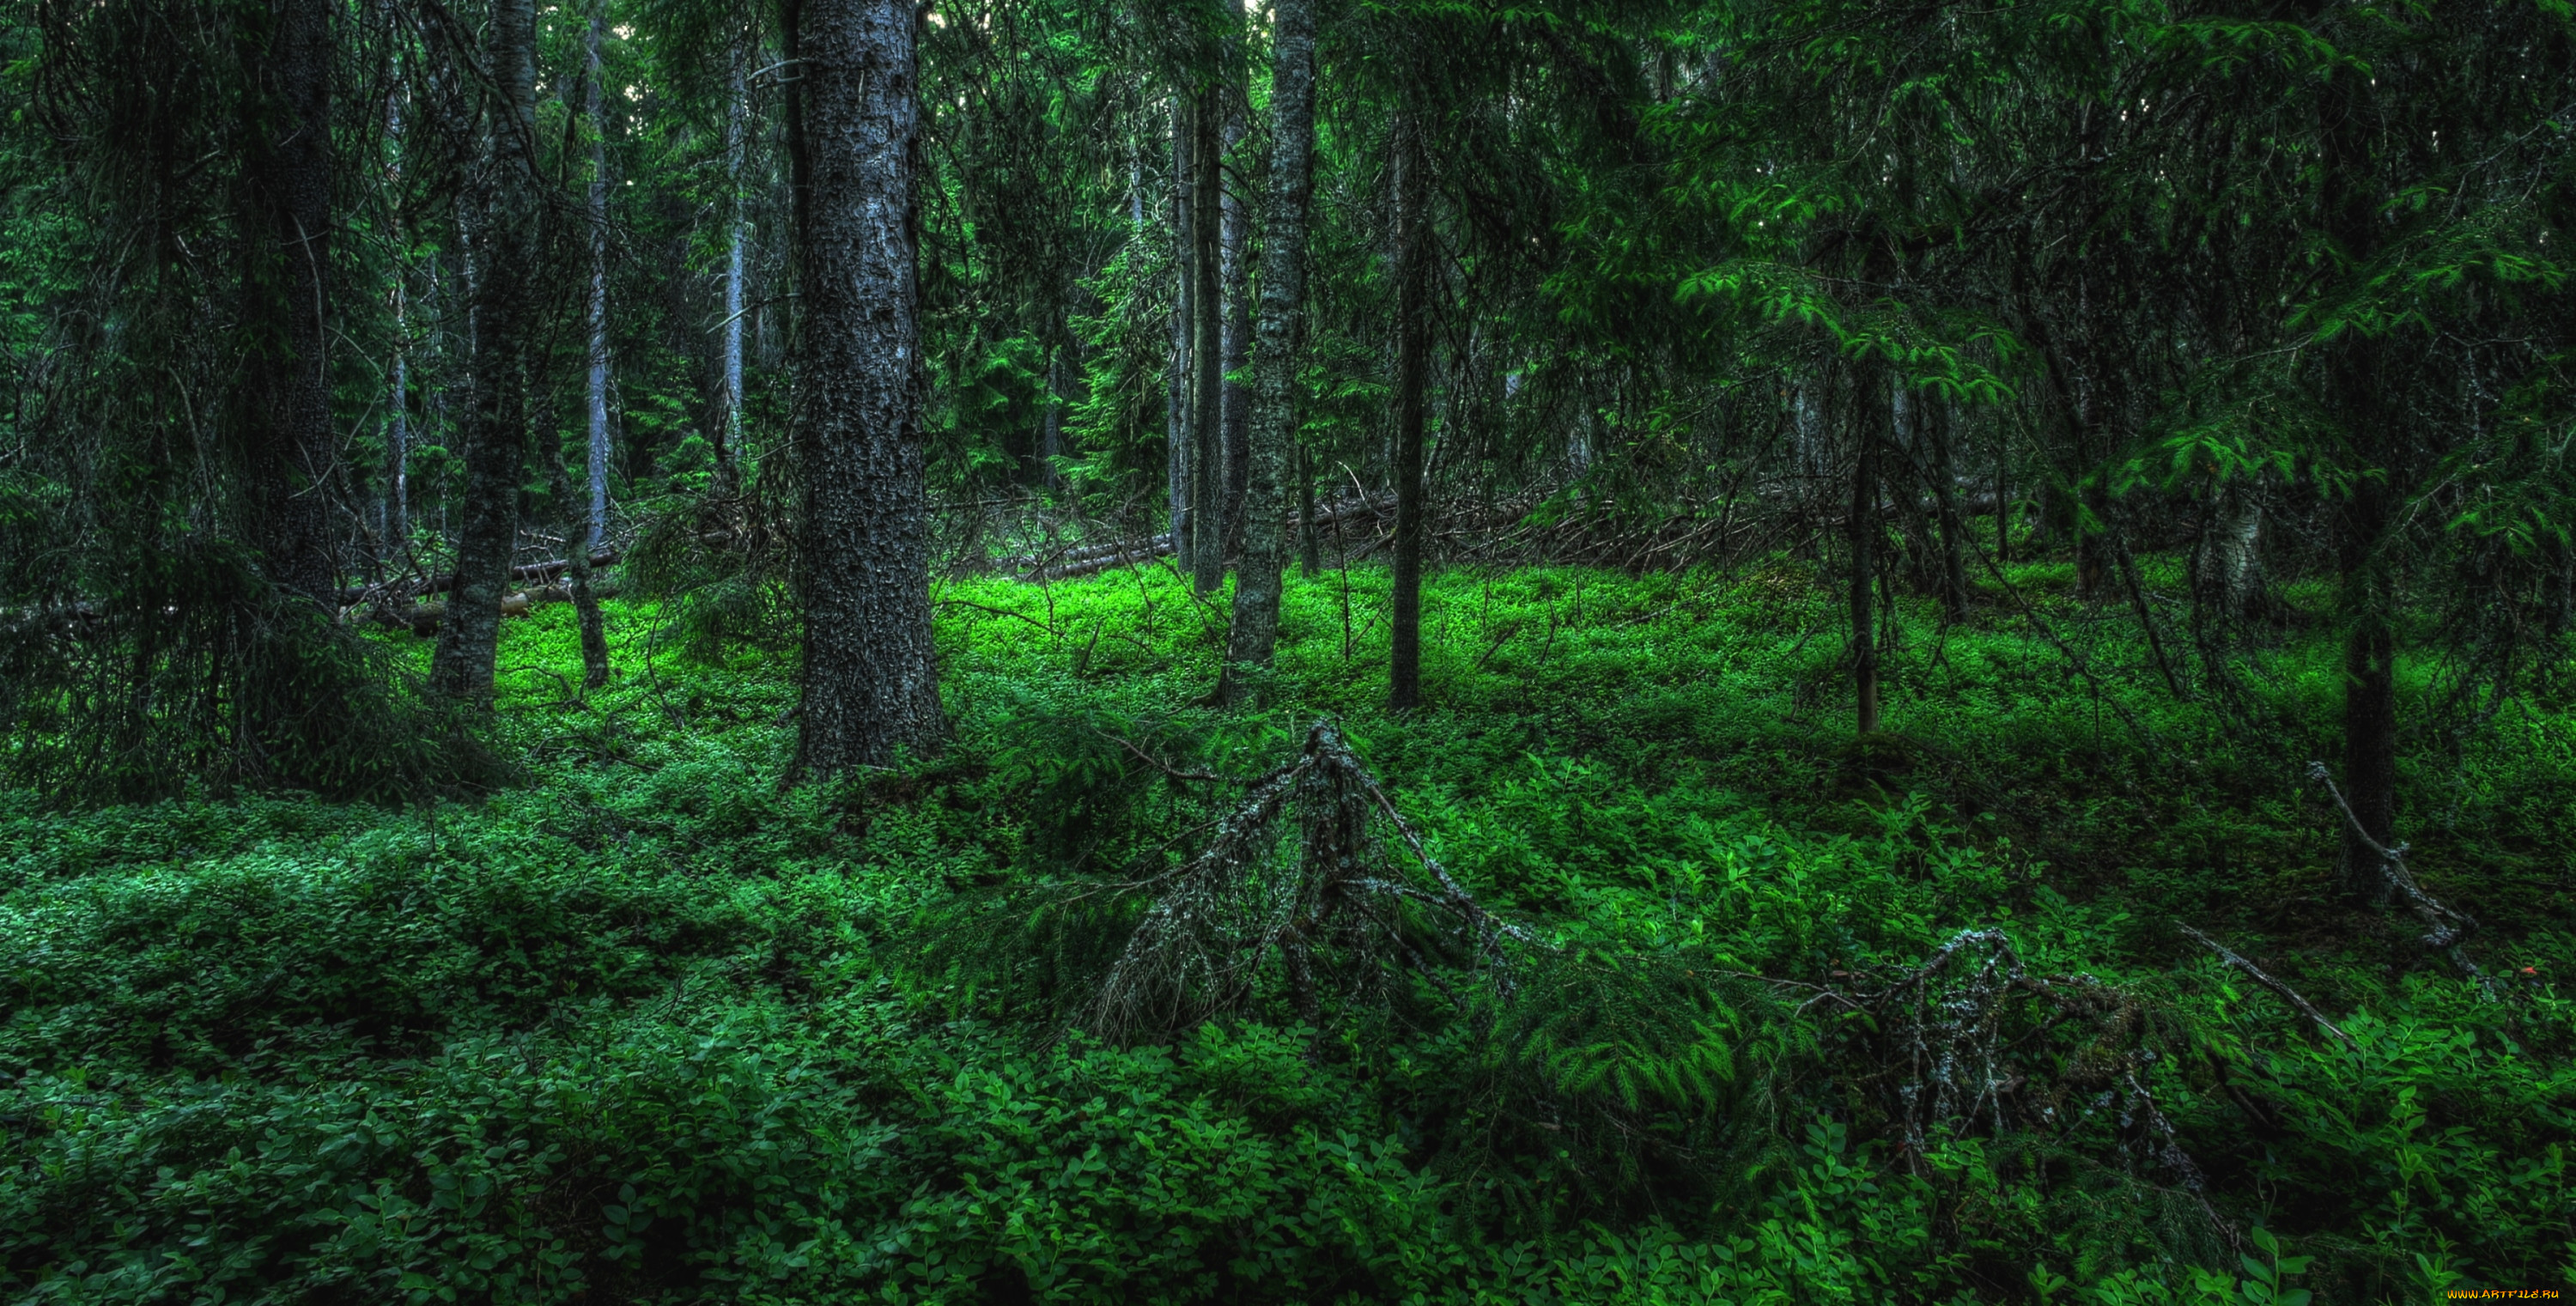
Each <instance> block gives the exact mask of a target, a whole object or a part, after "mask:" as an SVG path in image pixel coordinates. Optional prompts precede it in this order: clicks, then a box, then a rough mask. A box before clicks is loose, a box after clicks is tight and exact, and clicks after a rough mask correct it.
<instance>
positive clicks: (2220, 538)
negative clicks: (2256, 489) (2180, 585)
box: [2200, 481, 2263, 617]
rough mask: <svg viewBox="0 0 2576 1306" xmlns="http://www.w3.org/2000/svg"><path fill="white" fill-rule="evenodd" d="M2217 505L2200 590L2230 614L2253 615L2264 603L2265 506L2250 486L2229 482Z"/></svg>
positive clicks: (2202, 561)
mask: <svg viewBox="0 0 2576 1306" xmlns="http://www.w3.org/2000/svg"><path fill="white" fill-rule="evenodd" d="M2214 507H2215V512H2214V514H2213V515H2214V517H2215V520H2214V521H2212V522H2211V523H2210V532H2209V543H2208V545H2207V547H2206V549H2205V550H2204V551H2203V553H2202V555H2201V559H2200V588H2201V592H2202V593H2203V594H2206V595H2209V596H2210V597H2212V598H2214V599H2215V600H2217V606H2218V608H2219V610H2220V611H2222V612H2224V613H2226V614H2227V615H2228V616H2231V617H2245V616H2249V615H2252V614H2253V612H2254V611H2255V610H2256V609H2257V608H2258V607H2260V606H2261V605H2260V603H2259V602H2258V600H2257V597H2256V596H2257V594H2258V593H2259V592H2260V588H2261V585H2262V575H2263V568H2262V540H2263V505H2262V503H2261V502H2260V501H2259V500H2257V499H2256V498H2255V497H2254V493H2253V491H2252V489H2251V488H2250V487H2248V486H2246V485H2245V484H2243V483H2241V482H2237V481H2230V482H2228V483H2227V484H2225V485H2224V486H2222V487H2220V488H2219V491H2218V502H2217V504H2216V505H2214Z"/></svg>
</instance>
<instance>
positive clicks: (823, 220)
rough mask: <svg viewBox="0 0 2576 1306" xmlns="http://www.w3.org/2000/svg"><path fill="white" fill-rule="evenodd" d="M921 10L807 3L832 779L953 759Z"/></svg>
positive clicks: (810, 552) (896, 3)
mask: <svg viewBox="0 0 2576 1306" xmlns="http://www.w3.org/2000/svg"><path fill="white" fill-rule="evenodd" d="M913 21H914V9H913V6H912V4H911V3H910V2H909V0H802V3H801V4H800V5H799V6H798V11H797V12H796V13H795V14H794V27H793V36H794V40H795V42H796V44H795V47H794V48H792V49H791V50H790V51H789V55H790V57H792V58H794V59H796V60H798V61H799V66H800V67H801V68H802V70H803V71H802V72H801V73H800V74H799V75H798V78H797V80H796V82H795V83H794V86H795V88H796V101H797V111H796V121H795V124H794V126H795V131H796V141H795V152H796V156H797V157H796V172H797V183H798V184H797V195H796V205H795V209H796V235H797V266H796V271H797V286H798V305H799V313H798V317H799V322H798V328H797V332H796V351H797V386H798V393H797V396H796V406H795V418H794V422H793V427H792V429H793V431H794V438H795V444H796V454H797V466H798V468H799V470H800V471H801V472H802V473H803V475H804V480H805V498H804V512H803V530H804V538H803V540H802V544H801V547H800V549H799V550H798V553H799V558H798V561H799V564H800V568H799V570H800V575H799V576H798V580H799V586H798V588H799V590H800V595H799V597H800V598H801V599H802V601H803V607H804V612H805V648H804V652H805V657H804V686H803V691H804V693H803V708H802V712H801V715H800V723H799V724H800V731H799V735H798V740H797V758H796V770H797V771H798V772H799V773H800V774H802V775H804V776H806V777H809V778H814V779H825V778H829V777H832V776H836V775H841V774H844V773H846V772H848V771H850V770H852V769H853V768H857V767H863V766H884V765H887V764H889V763H892V762H893V761H894V760H895V759H896V757H897V755H898V754H900V753H902V752H905V751H907V750H908V751H910V752H911V753H912V754H914V755H916V756H919V755H925V754H931V753H936V752H938V751H939V749H940V747H941V745H942V743H943V727H942V723H941V720H940V713H939V679H938V670H937V667H936V666H935V664H934V663H933V661H932V651H931V634H930V541H929V504H928V499H927V492H926V489H925V487H924V485H923V483H922V462H923V457H924V453H925V450H924V444H923V437H922V432H921V428H920V424H919V420H918V414H917V412H916V408H915V404H916V396H917V393H918V376H919V368H920V363H921V359H920V331H919V322H918V313H919V306H920V270H919V257H918V253H917V249H916V246H915V244H914V240H915V234H914V233H915V221H916V211H915V195H914V182H913V177H914V167H915V164H916V156H917V151H918V149H919V139H918V133H919V118H918V114H919V108H918V101H917V98H916V90H917V82H916V79H917V77H918V75H919V74H918V65H917V62H916V57H915V54H914V45H913V37H914V33H913Z"/></svg>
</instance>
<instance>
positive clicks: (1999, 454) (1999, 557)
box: [1995, 422, 2013, 562]
mask: <svg viewBox="0 0 2576 1306" xmlns="http://www.w3.org/2000/svg"><path fill="white" fill-rule="evenodd" d="M2011 471H2012V427H2011V425H2010V424H2009V423H2007V422H1997V423H1996V424H1995V561H1997V562H2010V561H2012V508H2013V502H2012V485H2011Z"/></svg>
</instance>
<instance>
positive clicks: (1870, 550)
mask: <svg viewBox="0 0 2576 1306" xmlns="http://www.w3.org/2000/svg"><path fill="white" fill-rule="evenodd" d="M1852 391H1853V403H1852V419H1853V421H1852V436H1853V443H1854V446H1855V452H1854V456H1853V458H1852V496H1851V512H1850V514H1849V515H1848V516H1847V517H1846V519H1845V523H1846V530H1847V532H1848V534H1849V538H1850V544H1851V627H1852V633H1851V650H1852V699H1853V703H1854V713H1853V728H1854V729H1855V730H1856V731H1857V732H1858V733H1860V734H1864V735H1866V734H1873V733H1876V731H1877V730H1878V610H1877V606H1876V598H1877V590H1876V588H1875V586H1876V584H1877V580H1878V543H1879V521H1878V489H1879V476H1878V460H1879V455H1880V451H1881V449H1883V448H1884V447H1885V445H1886V442H1887V432H1886V431H1885V430H1883V429H1882V428H1884V427H1885V426H1886V425H1887V423H1888V421H1889V419H1890V417H1891V415H1892V414H1891V412H1890V409H1889V403H1890V399H1891V393H1890V391H1889V389H1888V386H1887V376H1886V373H1885V371H1884V369H1882V368H1880V367H1879V366H1877V365H1876V364H1874V363H1868V362H1864V363H1862V364H1861V365H1860V367H1859V369H1858V375H1857V376H1855V377H1854V378H1853V385H1852Z"/></svg>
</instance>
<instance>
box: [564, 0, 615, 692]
mask: <svg viewBox="0 0 2576 1306" xmlns="http://www.w3.org/2000/svg"><path fill="white" fill-rule="evenodd" d="M605 24H606V17H605V15H604V14H603V13H602V7H601V6H600V5H597V4H594V5H593V6H592V8H591V11H590V30H589V31H588V32H587V33H585V34H584V37H583V46H582V55H583V64H584V71H585V72H586V73H587V74H588V76H587V77H586V78H585V79H584V83H585V84H584V86H583V102H582V115H583V116H584V117H585V118H587V119H589V122H590V377H589V381H590V388H589V389H590V392H589V393H588V394H587V395H585V396H584V398H585V400H586V401H587V402H586V403H585V404H584V405H583V407H584V408H585V409H586V410H587V412H586V416H587V417H588V418H589V431H588V435H589V437H590V438H589V440H588V441H587V443H586V446H585V452H586V453H587V455H588V456H587V457H586V458H584V459H583V463H582V468H583V471H584V472H585V473H586V475H587V477H588V482H589V484H588V489H589V494H588V495H586V496H585V498H586V503H585V505H584V506H585V508H586V509H587V511H586V512H585V513H584V514H583V517H584V520H583V529H582V540H583V545H582V547H580V548H577V549H574V550H573V551H572V602H573V610H574V612H575V613H576V614H577V617H578V619H579V621H580V625H581V666H582V683H583V684H585V685H588V686H590V687H592V688H597V687H599V686H601V685H605V684H607V683H608V626H607V623H606V621H604V620H603V619H602V618H601V616H600V612H599V596H598V595H597V594H596V593H594V592H593V591H592V589H591V585H590V555H591V554H592V553H593V552H594V551H596V550H599V549H602V548H605V547H607V543H608V123H607V119H606V118H605V117H604V116H603V115H602V113H601V112H600V102H599V92H600V67H599V39H600V36H601V31H600V29H601V28H602V27H603V26H604V25H605Z"/></svg>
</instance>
